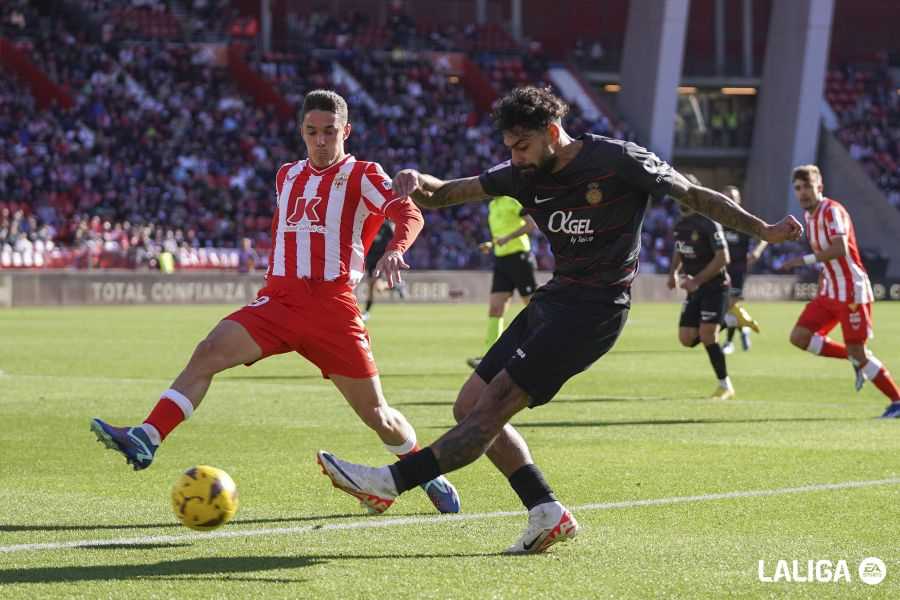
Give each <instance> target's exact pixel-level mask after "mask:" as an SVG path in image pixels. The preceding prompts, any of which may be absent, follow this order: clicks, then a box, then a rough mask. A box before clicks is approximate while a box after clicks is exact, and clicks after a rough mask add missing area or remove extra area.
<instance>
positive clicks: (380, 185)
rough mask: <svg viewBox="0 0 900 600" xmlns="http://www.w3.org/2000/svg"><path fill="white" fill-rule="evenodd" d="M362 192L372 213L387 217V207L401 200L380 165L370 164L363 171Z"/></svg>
mask: <svg viewBox="0 0 900 600" xmlns="http://www.w3.org/2000/svg"><path fill="white" fill-rule="evenodd" d="M360 191H361V193H362V198H363V201H364V202H365V203H366V206H367V207H368V208H369V210H370V211H372V212H373V213H375V214H377V215H382V216H386V215H387V213H386V212H385V211H386V210H387V207H388V206H390V205H391V204H392V203H394V202H397V201H398V200H400V196H397V195H396V194H394V191H393V189H392V187H391V178H390V177H388V175H387V173H385V172H384V169H382V168H381V165H379V164H378V163H369V165H367V166H366V170H365V171H363V175H362V181H361V182H360Z"/></svg>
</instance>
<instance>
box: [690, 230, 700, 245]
mask: <svg viewBox="0 0 900 600" xmlns="http://www.w3.org/2000/svg"><path fill="white" fill-rule="evenodd" d="M699 239H700V233H699V232H697V231H692V232H691V240H692V241H694V242H696V241H697V240H699Z"/></svg>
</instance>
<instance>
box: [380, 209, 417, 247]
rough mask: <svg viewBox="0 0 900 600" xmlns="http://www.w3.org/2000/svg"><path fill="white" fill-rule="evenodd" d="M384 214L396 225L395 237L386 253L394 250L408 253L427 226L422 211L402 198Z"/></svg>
mask: <svg viewBox="0 0 900 600" xmlns="http://www.w3.org/2000/svg"><path fill="white" fill-rule="evenodd" d="M384 214H385V216H386V217H387V218H388V219H390V220H391V221H392V222H393V223H394V225H395V227H394V237H393V238H391V242H390V243H389V244H388V246H387V249H386V250H385V252H392V251H394V250H397V251H399V252H400V253H403V252H406V251H407V250H409V248H410V246H412V245H413V242H415V241H416V238H417V237H418V236H419V233H420V232H421V231H422V227H423V226H424V225H425V219H424V218H423V217H422V211H420V210H419V208H418V207H417V206H416V205H415V204H413V202H412V200H410V199H409V198H400V199H398V200H396V201H395V202H391V203H390V204H388V205H387V209H385V211H384Z"/></svg>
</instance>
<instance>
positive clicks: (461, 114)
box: [0, 0, 677, 271]
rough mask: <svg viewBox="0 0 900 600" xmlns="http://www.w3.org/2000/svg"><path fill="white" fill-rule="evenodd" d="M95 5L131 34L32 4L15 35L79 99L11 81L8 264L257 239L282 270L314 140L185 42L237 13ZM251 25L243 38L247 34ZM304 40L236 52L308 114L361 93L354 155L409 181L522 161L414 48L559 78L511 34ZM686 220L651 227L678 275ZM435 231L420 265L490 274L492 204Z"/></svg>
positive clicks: (328, 23) (360, 30)
mask: <svg viewBox="0 0 900 600" xmlns="http://www.w3.org/2000/svg"><path fill="white" fill-rule="evenodd" d="M77 4H78V6H80V7H81V8H83V9H85V10H84V12H85V13H90V14H91V16H92V17H91V18H92V19H93V20H94V22H95V23H96V24H100V23H106V22H109V23H113V27H112V28H111V29H110V28H106V29H103V28H102V26H101V31H100V33H99V35H98V36H96V37H91V36H90V35H89V34H88V32H85V31H83V30H81V29H79V28H76V27H72V26H71V23H70V21H69V20H67V19H68V17H67V16H66V15H65V14H61V13H60V14H56V13H54V14H49V15H40V14H38V13H36V12H34V11H33V10H32V9H31V8H30V5H29V3H27V2H21V1H20V2H14V3H12V4H10V5H9V6H7V7H4V9H3V11H4V12H3V27H4V30H3V31H4V36H8V37H9V39H11V40H12V42H13V43H14V44H15V45H16V47H17V48H19V49H21V50H22V51H23V52H25V53H27V55H28V56H29V57H30V59H31V61H33V62H34V64H35V65H36V66H37V67H38V68H39V69H40V70H41V71H42V72H43V73H45V74H46V75H47V76H48V77H49V78H50V79H51V80H52V81H54V82H56V83H58V84H61V85H62V87H63V88H64V89H65V90H66V91H67V92H69V93H70V94H71V95H72V96H73V99H74V106H73V107H72V108H70V109H65V108H62V107H60V106H58V105H54V106H50V107H49V108H48V109H47V110H40V109H39V108H38V107H37V106H36V103H35V101H34V100H33V99H31V98H30V96H29V95H28V94H27V93H25V89H26V88H25V86H24V85H23V82H22V81H18V80H14V79H12V78H8V77H7V78H4V79H3V80H0V84H2V87H0V93H2V94H3V97H4V98H6V99H9V101H8V102H4V103H3V107H2V108H0V174H2V175H3V180H2V181H0V209H2V210H3V213H2V214H3V215H4V216H3V225H2V229H0V248H2V251H3V253H4V254H3V255H4V256H6V257H7V258H6V260H5V261H4V263H3V265H4V266H23V267H25V266H73V267H79V268H93V267H127V268H140V267H155V266H156V265H157V264H158V256H159V254H160V253H161V252H164V251H167V252H170V253H171V254H172V255H174V256H175V257H176V259H177V263H178V265H179V268H234V267H235V266H236V264H237V262H236V261H237V257H238V250H237V247H238V245H239V243H240V241H241V240H242V239H243V238H245V237H246V238H249V239H250V240H251V243H252V246H253V248H254V249H255V251H256V252H257V253H258V254H259V256H258V258H259V259H258V260H256V261H254V262H255V263H256V265H257V266H258V267H260V268H262V267H264V266H265V256H266V250H267V248H268V246H269V244H270V241H269V222H270V219H271V211H272V198H271V177H272V173H274V171H275V169H276V168H277V166H278V165H279V164H281V163H283V162H287V161H289V160H295V159H296V158H297V157H298V156H302V144H301V142H300V140H299V138H298V136H297V133H296V128H295V126H294V124H293V123H292V122H291V120H290V119H284V118H279V117H278V116H276V114H275V111H274V108H273V107H271V106H258V105H256V104H254V102H253V100H252V99H251V98H248V97H247V96H246V94H243V93H242V91H241V88H240V85H239V83H240V82H239V81H237V80H236V79H235V77H234V76H233V74H232V73H230V72H229V69H228V68H227V66H228V59H227V58H226V59H222V57H221V56H217V55H216V54H215V53H214V52H213V53H211V52H210V51H209V48H208V47H205V46H204V45H195V44H185V43H183V42H175V41H173V40H175V39H177V38H179V37H180V36H181V35H183V34H184V35H187V36H188V38H190V36H191V35H192V32H200V31H203V32H205V35H204V37H203V39H204V40H208V39H216V38H217V39H222V37H223V36H225V37H227V36H229V35H231V36H232V37H235V31H234V24H235V21H234V18H235V14H236V13H234V12H228V11H227V10H225V11H224V12H225V13H226V16H224V17H223V16H222V10H219V11H218V12H217V10H215V9H216V8H218V9H223V8H224V7H225V6H227V4H228V3H227V2H226V3H221V2H219V3H216V2H197V1H195V2H193V3H183V4H182V3H175V4H173V5H172V6H173V8H171V9H168V8H166V5H165V4H163V3H158V2H149V3H147V2H138V3H136V4H132V5H126V6H127V8H123V5H122V4H121V3H113V2H104V1H102V0H86V1H84V2H79V3H77ZM123 11H130V12H127V13H125V12H123ZM123 14H127V16H124V17H122V15H123ZM117 15H119V16H118V17H117ZM138 15H141V16H138ZM148 15H149V16H148ZM106 17H110V18H109V19H108V20H107V19H106ZM120 17H121V18H120ZM123 19H124V21H125V22H127V23H129V25H128V26H127V27H125V26H121V22H122V20H123ZM241 23H242V25H241V29H240V31H239V32H238V34H237V37H240V36H242V35H243V34H244V33H246V31H247V29H246V26H248V23H247V22H246V21H245V20H244V21H241ZM288 25H289V28H294V30H295V32H296V31H300V32H303V35H297V36H295V35H292V36H291V37H292V39H302V40H307V44H312V45H314V46H316V48H310V47H305V48H300V49H297V48H295V47H294V48H291V47H285V48H280V49H278V51H276V52H273V53H269V54H265V55H263V54H261V53H260V52H259V51H258V50H256V49H252V50H250V51H249V52H248V53H246V54H243V51H239V50H235V49H236V48H238V47H237V46H234V45H233V46H232V50H235V51H236V52H238V54H240V55H241V56H242V60H245V61H246V63H247V64H248V65H249V66H250V67H251V68H252V69H253V70H254V71H255V72H256V73H257V74H259V75H260V76H262V77H264V78H265V79H267V80H268V81H269V83H270V84H271V85H272V87H273V89H274V91H275V93H277V94H278V95H279V96H280V99H281V100H283V101H284V102H286V105H287V106H289V107H291V109H292V110H294V111H295V110H296V109H297V108H298V106H299V104H300V102H301V101H302V97H303V94H304V93H305V92H306V91H308V90H309V89H313V88H315V87H326V86H327V87H334V88H336V89H338V90H339V91H340V92H342V93H343V94H345V95H346V97H347V98H348V101H349V102H350V105H351V113H352V117H353V121H354V133H353V135H352V136H351V138H350V141H349V143H348V150H349V151H350V152H352V153H354V154H356V155H358V156H360V157H364V158H366V159H369V160H377V161H378V162H380V163H381V164H382V165H383V166H384V167H385V169H386V170H387V171H388V172H391V173H393V172H396V171H397V170H399V169H402V168H407V167H411V168H417V169H421V170H423V171H428V172H433V173H436V174H441V175H442V176H446V177H460V176H468V175H472V174H476V173H478V172H480V171H482V170H483V169H485V168H486V167H488V166H490V165H492V164H496V163H497V162H500V161H502V160H505V159H506V158H507V156H506V152H505V150H504V148H503V146H502V145H501V144H500V143H499V141H498V139H497V136H496V133H495V132H494V131H493V127H492V125H491V123H490V119H489V117H488V116H487V115H486V114H485V113H484V111H479V110H478V108H477V104H476V101H475V99H474V98H473V97H472V95H471V93H470V90H468V89H467V88H466V86H464V85H462V82H461V81H460V77H458V76H456V75H453V74H451V73H448V72H442V71H441V70H439V69H436V68H435V67H434V63H433V62H431V61H430V60H429V58H428V57H427V54H425V53H420V52H416V51H408V50H407V51H403V52H398V51H396V47H397V46H398V45H402V46H403V47H404V48H406V49H410V48H412V49H422V50H427V51H450V50H465V51H467V52H472V53H473V56H474V58H475V60H474V64H475V65H476V66H477V67H478V68H479V69H481V71H482V73H483V74H485V75H486V80H487V81H489V82H490V84H491V87H492V88H493V89H492V91H491V93H492V94H494V95H496V94H497V93H500V92H502V91H503V90H504V89H507V88H508V87H510V86H512V85H519V84H522V83H526V82H527V83H544V82H545V80H546V78H545V70H546V62H545V61H544V59H543V58H542V57H541V53H540V50H539V49H538V48H537V47H535V46H528V47H527V48H520V47H518V46H517V45H516V43H515V42H514V41H513V40H512V38H511V37H510V36H509V35H508V34H506V32H505V31H503V30H502V29H498V28H496V27H495V26H488V27H485V28H474V27H468V28H457V27H454V26H446V27H435V26H433V25H427V24H419V23H416V22H414V21H413V20H412V19H411V18H410V17H409V16H408V15H405V14H403V13H401V12H398V13H396V14H392V15H391V16H390V17H389V22H388V24H387V26H381V27H377V26H375V25H373V24H372V23H370V22H369V21H368V19H367V18H366V17H365V15H363V14H360V13H357V14H356V15H355V16H352V17H351V18H349V19H346V20H341V21H337V20H336V19H334V18H332V17H329V16H328V15H324V14H320V13H312V14H310V15H309V16H308V17H307V18H305V19H302V20H295V21H294V22H292V23H289V24H288ZM73 31H79V33H78V34H75V33H73ZM59 48H65V51H63V52H60V51H59ZM348 48H367V50H365V51H362V50H349V49H348ZM298 50H299V51H300V52H299V53H298ZM566 125H567V128H568V129H569V130H570V131H571V132H572V133H574V134H576V135H578V134H581V133H583V132H586V131H592V132H595V133H603V134H609V135H613V136H615V137H625V138H629V139H630V138H632V137H633V135H632V134H631V133H630V132H629V131H628V129H627V128H626V127H625V126H624V124H623V123H622V122H620V121H618V120H616V118H615V116H614V115H605V114H601V115H599V116H598V117H597V118H596V119H587V118H586V117H585V116H584V115H583V114H582V113H581V111H579V110H578V108H577V107H575V106H573V108H572V112H571V114H570V117H569V119H568V121H567V124H566ZM676 214H677V213H676V210H675V207H674V205H673V203H671V202H664V203H659V204H657V205H655V206H654V207H653V208H652V210H651V212H650V214H649V215H648V227H647V228H646V229H645V232H644V241H645V244H644V250H643V252H642V262H643V263H644V268H645V269H648V270H650V271H665V270H666V269H667V268H668V261H669V256H670V255H671V250H672V240H671V236H670V234H669V232H668V227H669V225H671V223H672V222H673V221H674V220H675V218H676ZM426 223H427V226H426V229H425V231H424V232H423V234H422V236H421V238H420V241H419V242H418V243H417V244H416V245H415V246H414V247H413V248H412V249H411V251H410V252H409V256H408V260H409V261H410V264H411V265H413V266H414V267H416V268H425V269H456V268H485V267H488V266H489V265H490V262H491V259H490V257H487V256H484V255H483V254H481V253H480V252H478V250H477V244H478V242H480V241H483V240H484V239H487V236H488V232H487V227H486V205H471V206H463V207H456V208H454V209H451V210H446V211H429V212H428V213H427V214H426ZM535 242H536V243H535V248H536V252H537V256H538V261H539V264H540V266H541V267H542V268H552V256H551V255H550V252H549V248H548V245H547V244H546V241H545V240H542V239H536V240H535ZM26 256H27V257H28V258H26ZM38 263H40V264H38Z"/></svg>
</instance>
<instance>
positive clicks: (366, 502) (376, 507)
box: [316, 450, 400, 514]
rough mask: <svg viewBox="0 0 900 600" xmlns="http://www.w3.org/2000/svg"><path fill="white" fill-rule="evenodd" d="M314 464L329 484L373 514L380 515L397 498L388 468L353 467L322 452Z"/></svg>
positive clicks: (354, 465)
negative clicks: (325, 476) (329, 481)
mask: <svg viewBox="0 0 900 600" xmlns="http://www.w3.org/2000/svg"><path fill="white" fill-rule="evenodd" d="M316 462H317V463H319V467H321V469H322V473H324V474H325V475H327V476H328V478H329V479H331V485H333V486H334V487H336V488H337V489H339V490H341V491H344V492H347V493H348V494H350V495H351V496H353V497H354V498H357V499H358V500H359V501H360V503H361V504H362V505H363V506H365V507H366V508H368V509H369V510H370V512H372V513H378V514H380V513H383V512H384V511H386V510H387V509H389V508H390V507H391V505H392V504H393V503H394V500H396V499H397V496H399V495H400V493H399V492H398V491H397V486H396V485H395V484H394V478H393V477H392V476H391V471H390V469H388V468H387V467H381V468H374V467H366V466H363V465H356V464H353V463H349V462H347V461H345V460H341V459H339V458H337V457H336V456H334V455H333V454H331V453H330V452H325V451H324V450H319V452H318V453H317V454H316Z"/></svg>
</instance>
